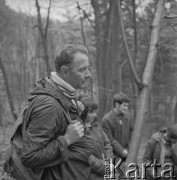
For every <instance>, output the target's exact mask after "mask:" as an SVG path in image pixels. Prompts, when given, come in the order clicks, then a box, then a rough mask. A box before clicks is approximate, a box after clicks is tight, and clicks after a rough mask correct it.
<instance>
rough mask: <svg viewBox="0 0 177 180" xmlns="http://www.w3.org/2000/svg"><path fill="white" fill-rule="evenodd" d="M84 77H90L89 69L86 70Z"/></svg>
mask: <svg viewBox="0 0 177 180" xmlns="http://www.w3.org/2000/svg"><path fill="white" fill-rule="evenodd" d="M85 76H86V77H87V78H90V77H91V73H90V71H89V69H87V71H86V75H85Z"/></svg>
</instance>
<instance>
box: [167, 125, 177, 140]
mask: <svg viewBox="0 0 177 180" xmlns="http://www.w3.org/2000/svg"><path fill="white" fill-rule="evenodd" d="M166 132H167V134H168V137H169V138H170V139H176V140H177V124H173V125H172V126H170V127H168V128H167V130H166Z"/></svg>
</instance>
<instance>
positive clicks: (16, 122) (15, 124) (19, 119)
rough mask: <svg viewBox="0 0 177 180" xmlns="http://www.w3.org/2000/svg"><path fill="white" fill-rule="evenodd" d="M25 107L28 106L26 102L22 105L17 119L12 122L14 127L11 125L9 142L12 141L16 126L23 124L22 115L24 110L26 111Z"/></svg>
mask: <svg viewBox="0 0 177 180" xmlns="http://www.w3.org/2000/svg"><path fill="white" fill-rule="evenodd" d="M27 108H28V104H26V105H25V106H24V108H23V109H22V111H21V112H20V114H19V115H18V118H17V120H16V121H15V123H14V127H13V130H12V134H11V138H10V141H11V142H12V140H13V138H14V136H15V133H16V131H17V130H18V128H19V127H20V126H21V125H22V124H23V117H24V113H25V111H26V109H27Z"/></svg>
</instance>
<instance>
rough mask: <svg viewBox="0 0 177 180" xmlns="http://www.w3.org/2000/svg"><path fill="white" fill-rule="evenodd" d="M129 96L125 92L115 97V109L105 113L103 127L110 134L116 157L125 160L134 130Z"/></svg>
mask: <svg viewBox="0 0 177 180" xmlns="http://www.w3.org/2000/svg"><path fill="white" fill-rule="evenodd" d="M129 102H130V101H129V98H128V96H127V95H126V94H124V93H123V92H120V93H118V94H115V95H114V97H113V109H111V110H110V111H109V112H108V113H107V114H105V115H104V117H103V119H102V128H103V130H104V131H105V132H106V134H107V135H108V137H109V139H110V141H111V144H112V147H113V152H114V156H115V157H120V158H122V160H125V159H126V158H127V155H128V148H129V143H130V139H131V136H132V132H133V121H132V118H130V114H129V110H128V107H129Z"/></svg>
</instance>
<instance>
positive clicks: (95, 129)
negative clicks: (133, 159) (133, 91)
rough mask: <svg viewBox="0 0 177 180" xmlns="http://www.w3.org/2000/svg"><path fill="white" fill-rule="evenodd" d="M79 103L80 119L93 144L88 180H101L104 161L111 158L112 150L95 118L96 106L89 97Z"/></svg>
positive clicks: (103, 171) (103, 173) (103, 172)
mask: <svg viewBox="0 0 177 180" xmlns="http://www.w3.org/2000/svg"><path fill="white" fill-rule="evenodd" d="M81 102H82V103H83V105H84V110H83V111H82V113H81V119H82V120H83V122H84V126H85V131H86V132H90V133H92V134H93V136H94V144H95V147H94V151H93V153H92V154H91V155H90V156H89V163H90V165H91V167H92V169H91V173H90V176H89V180H103V179H104V175H105V166H104V159H105V158H113V149H112V146H111V143H110V141H109V139H108V137H107V135H106V133H105V132H104V131H103V130H102V127H101V125H100V122H99V120H98V118H97V109H98V104H97V103H95V102H94V101H93V100H92V99H91V98H89V97H85V98H82V99H81Z"/></svg>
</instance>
